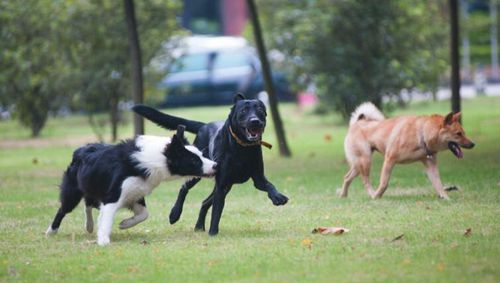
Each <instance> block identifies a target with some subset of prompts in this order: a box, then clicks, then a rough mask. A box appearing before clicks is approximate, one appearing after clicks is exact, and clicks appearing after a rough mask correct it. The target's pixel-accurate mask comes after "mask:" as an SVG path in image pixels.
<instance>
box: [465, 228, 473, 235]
mask: <svg viewBox="0 0 500 283" xmlns="http://www.w3.org/2000/svg"><path fill="white" fill-rule="evenodd" d="M470 235H472V228H467V229H465V233H464V236H465V237H469V236H470Z"/></svg>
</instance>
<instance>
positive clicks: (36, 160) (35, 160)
mask: <svg viewBox="0 0 500 283" xmlns="http://www.w3.org/2000/svg"><path fill="white" fill-rule="evenodd" d="M31 162H32V163H33V164H35V165H36V164H38V159H37V158H36V157H34V158H33V160H31Z"/></svg>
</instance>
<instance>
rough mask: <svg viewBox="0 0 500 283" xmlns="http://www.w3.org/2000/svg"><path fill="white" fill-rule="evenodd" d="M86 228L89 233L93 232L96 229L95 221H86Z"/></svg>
mask: <svg viewBox="0 0 500 283" xmlns="http://www.w3.org/2000/svg"><path fill="white" fill-rule="evenodd" d="M85 230H87V232H88V233H89V234H92V232H93V231H94V221H86V222H85Z"/></svg>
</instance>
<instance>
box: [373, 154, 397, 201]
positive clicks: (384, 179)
mask: <svg viewBox="0 0 500 283" xmlns="http://www.w3.org/2000/svg"><path fill="white" fill-rule="evenodd" d="M394 164H395V163H394V161H393V160H392V159H391V158H388V157H386V158H385V160H384V165H383V166H382V172H381V173H380V184H379V185H378V189H377V191H375V193H374V194H373V195H372V198H373V199H376V198H381V197H382V195H383V194H384V192H385V190H386V189H387V186H388V185H389V179H390V178H391V172H392V168H394Z"/></svg>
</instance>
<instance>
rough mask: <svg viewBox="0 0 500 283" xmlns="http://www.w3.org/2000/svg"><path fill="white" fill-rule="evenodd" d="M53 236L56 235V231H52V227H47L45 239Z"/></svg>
mask: <svg viewBox="0 0 500 283" xmlns="http://www.w3.org/2000/svg"><path fill="white" fill-rule="evenodd" d="M55 234H57V229H52V226H49V228H48V229H47V231H45V236H46V237H50V236H52V235H55Z"/></svg>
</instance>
